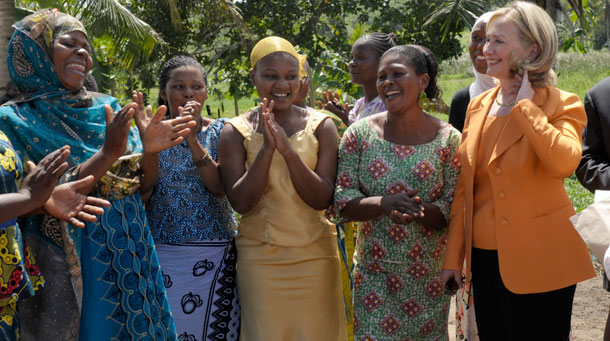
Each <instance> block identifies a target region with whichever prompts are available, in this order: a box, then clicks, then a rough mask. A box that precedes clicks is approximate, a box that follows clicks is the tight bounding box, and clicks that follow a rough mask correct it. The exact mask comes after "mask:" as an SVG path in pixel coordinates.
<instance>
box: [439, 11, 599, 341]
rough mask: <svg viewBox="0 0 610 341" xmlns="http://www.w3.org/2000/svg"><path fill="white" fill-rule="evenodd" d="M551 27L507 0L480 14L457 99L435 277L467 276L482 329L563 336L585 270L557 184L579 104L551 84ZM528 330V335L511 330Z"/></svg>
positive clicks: (584, 254)
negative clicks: (485, 81) (457, 139)
mask: <svg viewBox="0 0 610 341" xmlns="http://www.w3.org/2000/svg"><path fill="white" fill-rule="evenodd" d="M556 51H557V32H556V30H555V26H554V24H553V22H552V20H551V19H550V18H549V16H548V15H547V14H546V12H545V11H544V10H542V9H541V8H540V7H538V6H536V5H534V4H531V3H527V2H515V3H513V4H512V5H511V6H508V7H505V8H502V9H500V10H498V11H496V12H495V13H494V15H493V16H492V17H491V18H490V20H489V23H488V25H487V43H486V44H485V48H484V55H485V57H486V60H487V74H488V75H491V76H493V77H496V78H497V79H498V80H499V81H500V84H499V86H497V87H496V88H495V89H492V90H489V91H487V92H485V93H483V94H481V95H480V96H478V97H475V98H474V99H473V100H472V101H471V102H470V105H469V107H468V111H467V114H466V117H467V118H466V125H465V129H464V132H463V137H462V143H461V145H460V148H459V155H460V161H461V163H462V173H461V175H460V177H459V179H458V183H457V187H456V192H455V199H454V202H453V207H452V212H451V217H450V218H451V220H450V230H449V239H448V244H447V249H446V252H445V258H444V261H443V271H442V272H441V281H442V282H443V283H448V282H450V281H457V282H458V283H460V282H461V269H462V265H463V261H464V258H465V259H466V274H467V276H466V280H467V281H472V285H473V290H474V295H475V296H476V297H477V299H476V300H475V313H476V319H477V326H478V328H479V337H480V339H481V340H530V339H531V340H567V339H568V335H569V332H570V320H571V314H572V302H573V298H574V291H575V289H576V283H578V282H580V281H583V280H586V279H588V278H591V277H593V276H595V273H594V270H593V267H592V263H591V259H590V256H589V253H588V251H587V247H586V246H585V244H584V242H583V241H582V239H581V238H580V236H579V235H578V233H577V232H576V230H575V229H574V227H573V226H572V225H571V223H570V221H569V220H568V218H569V217H570V216H572V215H574V213H575V212H574V209H573V207H572V205H571V202H570V199H569V198H568V196H567V194H566V192H565V189H564V186H563V180H564V178H566V177H568V176H570V175H571V174H572V173H573V172H574V170H575V169H576V167H577V166H578V163H579V161H580V157H581V132H582V130H583V128H584V126H585V124H586V120H587V119H586V115H585V111H584V109H583V105H582V103H581V101H580V100H579V98H578V96H576V95H574V94H571V93H567V92H564V91H561V90H559V89H557V88H555V87H554V86H553V85H554V84H555V82H556V76H555V73H554V72H553V70H552V69H551V67H552V65H553V63H554V61H555V54H556ZM525 332H527V333H528V335H522V333H525Z"/></svg>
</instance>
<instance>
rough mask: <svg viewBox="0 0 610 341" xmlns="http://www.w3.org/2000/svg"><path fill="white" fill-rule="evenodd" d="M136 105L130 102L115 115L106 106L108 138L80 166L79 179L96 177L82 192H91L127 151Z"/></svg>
mask: <svg viewBox="0 0 610 341" xmlns="http://www.w3.org/2000/svg"><path fill="white" fill-rule="evenodd" d="M136 107H137V105H136V104H135V103H129V104H128V105H126V106H125V107H123V108H122V109H121V110H120V111H119V112H118V113H117V114H116V115H114V116H113V114H114V111H113V110H112V108H111V107H110V106H109V105H106V106H105V109H106V138H105V139H104V145H103V146H102V148H101V149H100V150H99V151H98V152H97V153H95V154H94V155H93V156H92V157H91V158H90V159H89V160H87V161H85V162H84V163H83V164H81V166H80V170H79V174H78V177H79V179H83V178H85V177H87V176H89V175H93V179H94V180H93V183H92V184H90V185H88V186H86V187H84V188H81V189H80V192H81V193H83V194H87V193H90V192H91V191H92V190H93V189H94V188H95V185H96V184H97V182H98V181H99V180H100V179H101V178H102V176H104V174H106V171H107V170H108V169H109V168H110V166H112V164H113V163H114V162H115V161H116V160H117V159H118V158H119V157H120V156H121V155H123V154H124V153H125V149H126V148H127V138H128V136H129V129H130V128H131V119H132V118H133V116H134V115H135V112H136Z"/></svg>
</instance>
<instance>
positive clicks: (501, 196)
mask: <svg viewBox="0 0 610 341" xmlns="http://www.w3.org/2000/svg"><path fill="white" fill-rule="evenodd" d="M498 197H499V198H500V199H504V198H506V194H504V192H500V193H498Z"/></svg>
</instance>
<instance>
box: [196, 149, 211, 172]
mask: <svg viewBox="0 0 610 341" xmlns="http://www.w3.org/2000/svg"><path fill="white" fill-rule="evenodd" d="M203 150H205V154H203V156H202V157H201V159H199V160H193V163H194V164H195V167H197V168H201V167H205V166H207V165H209V164H210V162H212V157H211V156H210V153H208V150H207V149H205V148H204V149H203Z"/></svg>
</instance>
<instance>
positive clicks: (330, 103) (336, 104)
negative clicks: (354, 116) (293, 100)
mask: <svg viewBox="0 0 610 341" xmlns="http://www.w3.org/2000/svg"><path fill="white" fill-rule="evenodd" d="M322 99H323V102H321V101H317V103H318V109H324V110H328V111H330V112H332V113H333V114H335V115H337V116H339V118H341V119H342V120H343V121H345V122H346V121H348V116H349V104H347V103H345V104H342V103H341V99H340V97H339V93H338V92H335V93H334V94H333V92H332V91H331V90H328V91H327V92H323V93H322Z"/></svg>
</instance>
